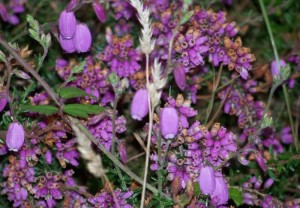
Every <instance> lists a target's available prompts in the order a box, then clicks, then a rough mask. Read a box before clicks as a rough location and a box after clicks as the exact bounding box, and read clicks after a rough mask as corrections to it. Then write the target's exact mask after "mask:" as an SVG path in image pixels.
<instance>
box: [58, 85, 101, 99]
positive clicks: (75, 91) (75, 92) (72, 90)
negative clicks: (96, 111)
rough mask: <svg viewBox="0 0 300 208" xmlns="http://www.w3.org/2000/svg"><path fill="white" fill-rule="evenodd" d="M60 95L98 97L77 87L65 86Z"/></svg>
mask: <svg viewBox="0 0 300 208" xmlns="http://www.w3.org/2000/svg"><path fill="white" fill-rule="evenodd" d="M59 96H60V97H61V98H64V99H69V98H76V97H84V96H89V97H93V98H94V99H96V97H95V96H92V95H90V94H88V93H86V92H85V91H83V90H81V89H79V88H77V87H63V88H61V89H60V90H59Z"/></svg>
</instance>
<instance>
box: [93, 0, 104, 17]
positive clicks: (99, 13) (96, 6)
mask: <svg viewBox="0 0 300 208" xmlns="http://www.w3.org/2000/svg"><path fill="white" fill-rule="evenodd" d="M93 9H94V12H95V14H96V16H97V17H98V19H99V20H100V21H101V22H102V23H104V22H105V21H106V15H105V12H104V9H103V7H102V5H101V4H100V3H99V1H97V0H96V1H94V2H93Z"/></svg>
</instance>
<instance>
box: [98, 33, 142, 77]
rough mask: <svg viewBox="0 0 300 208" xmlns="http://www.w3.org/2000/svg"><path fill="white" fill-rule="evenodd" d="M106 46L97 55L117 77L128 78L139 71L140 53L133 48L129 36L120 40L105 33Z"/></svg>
mask: <svg viewBox="0 0 300 208" xmlns="http://www.w3.org/2000/svg"><path fill="white" fill-rule="evenodd" d="M106 40H107V42H108V45H107V46H106V48H105V49H104V50H103V51H102V53H100V54H99V58H100V59H101V60H103V61H104V62H106V63H107V64H108V65H109V66H110V69H111V70H112V71H114V72H116V73H117V75H118V76H119V77H129V76H130V75H133V74H134V73H135V72H137V71H138V70H140V68H141V65H140V64H139V61H140V60H141V56H140V52H139V51H138V50H137V49H134V48H133V39H132V37H130V36H129V35H125V36H124V37H122V38H119V37H116V36H113V35H112V34H111V33H107V35H106Z"/></svg>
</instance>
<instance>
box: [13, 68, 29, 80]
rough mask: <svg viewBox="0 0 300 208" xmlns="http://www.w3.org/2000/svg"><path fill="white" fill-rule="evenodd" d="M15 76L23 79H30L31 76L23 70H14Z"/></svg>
mask: <svg viewBox="0 0 300 208" xmlns="http://www.w3.org/2000/svg"><path fill="white" fill-rule="evenodd" d="M14 74H15V75H16V76H17V77H19V78H21V79H30V76H29V75H28V74H27V73H25V72H23V71H21V70H14Z"/></svg>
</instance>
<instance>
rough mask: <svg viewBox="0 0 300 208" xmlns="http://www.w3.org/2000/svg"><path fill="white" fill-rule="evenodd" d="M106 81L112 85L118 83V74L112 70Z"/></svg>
mask: <svg viewBox="0 0 300 208" xmlns="http://www.w3.org/2000/svg"><path fill="white" fill-rule="evenodd" d="M108 81H109V82H110V83H111V84H112V85H116V84H118V82H119V81H120V78H119V77H118V75H117V74H116V73H115V72H113V73H111V74H110V75H108Z"/></svg>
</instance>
